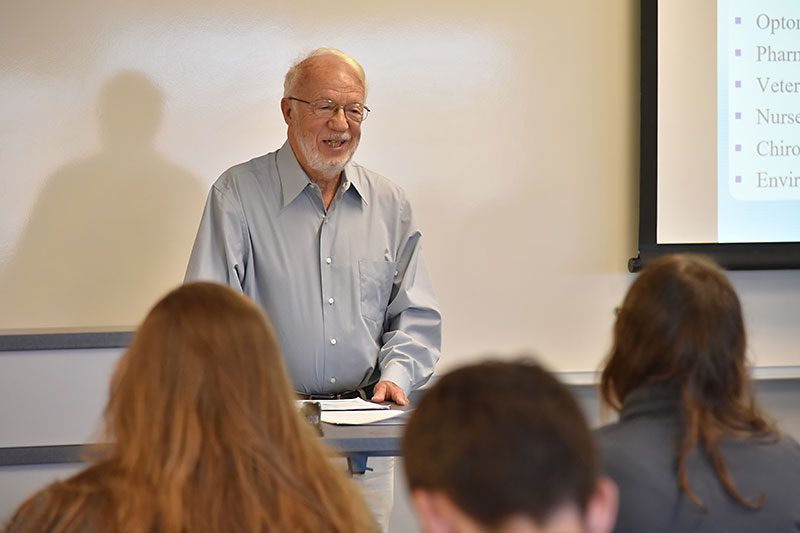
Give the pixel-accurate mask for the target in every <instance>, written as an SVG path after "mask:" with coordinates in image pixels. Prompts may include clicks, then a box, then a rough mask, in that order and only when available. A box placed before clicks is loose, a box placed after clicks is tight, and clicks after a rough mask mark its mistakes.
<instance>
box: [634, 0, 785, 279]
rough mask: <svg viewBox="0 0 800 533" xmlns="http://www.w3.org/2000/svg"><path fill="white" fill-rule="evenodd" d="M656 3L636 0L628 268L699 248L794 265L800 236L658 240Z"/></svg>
mask: <svg viewBox="0 0 800 533" xmlns="http://www.w3.org/2000/svg"><path fill="white" fill-rule="evenodd" d="M658 5H659V0H641V4H640V8H641V11H640V13H641V63H640V68H641V80H640V84H641V85H640V90H641V93H640V114H641V119H640V131H639V135H640V137H639V139H640V141H639V142H640V154H639V156H640V163H639V251H638V255H637V256H636V257H632V258H630V259H629V260H628V270H629V271H630V272H638V271H639V270H641V269H642V268H644V267H645V266H646V265H647V264H648V263H650V262H652V261H653V260H655V259H657V258H658V257H660V256H662V255H665V254H671V253H699V254H704V255H707V256H709V257H711V258H712V259H714V260H715V261H716V262H717V263H719V264H720V266H722V267H723V268H726V269H729V270H781V269H784V270H785V269H798V268H800V242H764V243H702V244H698V243H685V244H658V242H657V239H656V223H657V220H658V216H657V215H658V212H657V209H658V204H657V201H658V198H657V192H658V164H657V163H658ZM798 209H800V205H799V206H798Z"/></svg>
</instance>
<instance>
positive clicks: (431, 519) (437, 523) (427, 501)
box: [411, 489, 452, 533]
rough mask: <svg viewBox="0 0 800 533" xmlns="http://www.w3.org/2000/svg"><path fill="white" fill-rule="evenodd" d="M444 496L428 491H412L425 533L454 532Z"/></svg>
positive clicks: (412, 498)
mask: <svg viewBox="0 0 800 533" xmlns="http://www.w3.org/2000/svg"><path fill="white" fill-rule="evenodd" d="M442 498H445V496H444V495H442V494H440V493H438V492H436V491H431V490H427V489H414V490H412V491H411V501H412V502H413V503H414V508H415V509H416V510H417V517H418V518H419V524H420V526H421V527H422V531H423V533H448V532H450V531H452V528H451V517H450V516H449V514H450V513H449V508H448V506H447V505H444V503H445V502H444V501H443V500H442Z"/></svg>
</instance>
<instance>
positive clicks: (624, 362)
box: [601, 254, 773, 505]
mask: <svg viewBox="0 0 800 533" xmlns="http://www.w3.org/2000/svg"><path fill="white" fill-rule="evenodd" d="M746 349H747V342H746V335H745V328H744V320H743V317H742V308H741V304H740V302H739V298H738V297H737V295H736V291H735V290H734V288H733V286H732V285H731V283H730V281H728V279H727V277H726V276H725V273H724V272H723V271H722V270H721V269H720V268H719V267H718V266H717V265H715V264H714V263H713V262H711V261H710V260H709V259H706V258H703V257H699V256H694V255H686V254H676V255H668V256H664V257H662V258H659V259H657V260H655V261H653V262H652V263H651V264H650V265H648V266H647V267H645V268H644V269H643V270H642V272H641V273H640V274H639V276H638V277H637V279H636V280H635V281H634V282H633V284H632V285H631V287H630V289H629V290H628V294H627V295H626V296H625V300H624V301H623V303H622V306H621V307H620V308H619V309H618V311H617V320H616V323H615V325H614V341H613V346H612V349H611V353H610V355H609V357H608V361H607V363H606V366H605V368H604V370H603V374H602V378H601V390H602V394H603V398H604V400H605V401H606V403H607V404H609V405H611V406H612V407H614V408H616V409H620V407H621V404H622V402H624V401H625V399H626V398H627V397H628V395H629V394H630V393H631V392H633V391H634V390H636V389H637V388H639V387H641V386H643V385H645V384H649V383H663V384H667V385H671V386H672V387H674V388H675V390H676V391H677V392H678V393H679V396H680V402H681V407H682V414H683V420H684V431H683V437H682V442H681V452H680V457H679V470H680V480H681V486H682V488H683V489H684V491H685V492H686V493H687V494H688V495H689V496H690V497H691V498H692V499H693V500H694V501H695V502H696V503H698V504H700V503H701V502H700V501H699V500H697V499H696V498H695V497H694V495H693V493H692V492H691V490H690V489H689V486H688V481H687V476H686V472H685V466H684V461H685V458H686V454H687V453H688V451H689V450H691V449H692V448H693V447H694V446H695V445H697V444H702V445H703V446H704V447H705V448H706V450H707V451H708V453H709V454H710V455H711V457H712V460H713V461H714V464H715V468H716V469H717V472H718V474H719V475H720V478H721V480H722V481H723V484H724V485H725V486H726V488H727V489H728V491H729V492H730V493H731V495H732V496H733V497H734V498H736V499H737V500H738V501H740V502H741V503H743V504H745V505H749V503H748V502H746V501H745V500H744V499H743V498H742V497H741V496H740V495H739V493H738V492H737V491H736V490H735V488H734V485H733V481H732V480H731V479H730V477H729V475H728V473H727V470H726V469H725V468H724V462H723V461H722V458H721V456H720V455H719V448H718V443H719V441H720V439H722V438H724V437H735V436H750V435H759V434H769V433H771V432H772V431H773V430H772V426H771V425H770V423H769V422H768V421H767V420H766V419H765V418H764V417H763V415H762V413H761V412H760V410H759V408H758V407H757V405H756V403H755V398H754V396H753V392H752V388H751V382H750V379H749V377H748V371H747V359H746Z"/></svg>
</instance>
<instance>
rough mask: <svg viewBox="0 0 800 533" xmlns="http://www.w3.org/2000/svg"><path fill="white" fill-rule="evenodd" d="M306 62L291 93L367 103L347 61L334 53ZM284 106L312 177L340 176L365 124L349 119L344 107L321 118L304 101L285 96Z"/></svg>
mask: <svg viewBox="0 0 800 533" xmlns="http://www.w3.org/2000/svg"><path fill="white" fill-rule="evenodd" d="M306 61H308V62H309V64H308V65H306V66H305V68H304V69H303V71H302V72H301V73H299V74H298V80H297V82H296V83H295V86H294V88H293V90H292V94H291V95H290V96H292V97H294V98H299V99H301V100H306V101H308V102H314V101H316V100H320V99H327V100H331V101H332V102H333V103H334V104H337V105H340V106H343V105H347V104H353V103H361V104H363V103H364V86H363V85H362V83H361V81H360V80H359V78H358V75H357V74H356V72H355V70H353V68H352V67H351V66H350V65H348V64H347V63H346V62H344V61H343V60H341V59H340V58H338V57H336V56H332V55H323V56H316V57H312V58H309V59H307V60H306ZM281 105H282V109H283V114H284V119H285V120H286V123H287V124H288V126H289V132H288V134H289V143H290V144H291V146H292V150H294V153H295V156H296V157H297V160H298V161H299V163H300V166H302V167H303V169H304V170H305V171H306V173H307V174H308V175H309V177H310V178H311V179H312V180H316V179H324V180H331V179H334V178H338V177H339V174H340V173H341V171H342V169H343V168H344V166H345V165H346V164H347V162H348V161H350V159H351V158H352V157H353V154H354V153H355V151H356V148H357V147H358V142H359V140H360V139H361V124H359V123H356V122H352V121H349V120H347V119H346V118H345V115H344V110H343V109H341V108H340V109H338V110H337V111H336V114H335V115H333V116H332V117H319V116H317V115H315V114H314V112H313V110H312V106H311V105H309V104H306V103H303V102H297V101H294V100H288V99H287V98H284V100H283V102H282V103H281Z"/></svg>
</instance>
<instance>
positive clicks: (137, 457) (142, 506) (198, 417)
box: [26, 283, 371, 533]
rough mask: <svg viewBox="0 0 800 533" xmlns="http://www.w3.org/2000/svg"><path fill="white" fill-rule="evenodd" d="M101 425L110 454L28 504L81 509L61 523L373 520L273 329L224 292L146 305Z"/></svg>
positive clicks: (187, 525) (226, 527)
mask: <svg viewBox="0 0 800 533" xmlns="http://www.w3.org/2000/svg"><path fill="white" fill-rule="evenodd" d="M106 435H107V437H108V439H109V440H111V441H113V444H112V446H111V451H110V453H109V454H108V456H107V457H105V458H104V459H103V460H101V461H99V462H98V463H97V464H95V465H94V466H93V467H91V468H89V469H88V470H86V471H84V472H83V473H81V474H79V475H77V476H76V477H74V478H72V479H70V480H68V481H66V482H63V483H60V484H57V485H55V486H54V487H53V488H52V490H50V491H49V492H47V493H46V494H45V496H44V498H45V502H44V505H43V504H42V501H41V499H40V501H39V502H36V503H35V505H33V507H36V506H39V507H41V508H48V507H49V508H50V509H51V511H50V512H49V518H48V517H44V518H46V519H47V520H51V521H55V522H56V523H59V527H61V526H64V525H65V521H64V520H63V519H64V517H65V516H66V517H73V519H72V520H71V525H70V527H64V529H63V531H95V530H98V529H99V530H103V531H134V532H135V531H142V532H145V531H160V532H176V533H178V532H183V531H199V532H206V531H208V532H211V531H232V532H239V531H241V532H244V531H248V532H249V531H259V532H261V531H309V532H310V531H315V532H316V531H336V532H348V533H349V532H351V531H370V530H371V527H370V526H371V524H370V518H369V513H368V511H367V510H366V507H365V506H364V503H363V501H361V500H360V499H359V497H358V496H357V495H353V494H352V493H351V487H350V484H349V481H348V480H347V479H345V477H344V473H343V472H337V471H336V469H335V467H334V466H333V465H332V464H331V463H330V461H329V458H328V457H327V455H328V452H326V451H325V450H324V449H323V447H322V445H321V444H320V442H319V439H318V438H316V436H314V435H313V434H312V432H311V430H310V427H308V426H307V424H306V423H305V422H304V421H303V420H302V419H301V418H300V416H299V414H298V412H297V409H296V407H295V403H294V394H293V392H292V388H291V386H290V385H289V381H288V379H287V376H286V371H285V369H284V365H283V362H282V359H281V353H280V349H279V346H278V343H277V340H276V336H275V333H274V331H273V329H272V326H271V325H270V323H269V321H268V320H267V318H266V317H265V316H264V315H263V313H262V312H261V311H260V310H259V308H258V307H257V306H256V305H255V304H254V303H252V302H251V301H250V300H249V299H247V298H246V297H245V296H243V295H241V294H239V293H237V292H235V291H233V290H231V289H230V288H227V287H224V286H221V285H216V284H212V283H192V284H188V285H184V286H181V287H179V288H178V289H175V290H174V291H172V292H171V293H169V294H168V295H167V296H166V297H164V298H163V299H162V300H161V301H160V302H158V304H156V306H155V307H154V308H153V309H152V310H151V311H150V313H149V314H148V315H147V317H146V318H145V320H144V322H143V323H142V324H141V326H140V327H139V329H138V330H137V332H136V334H135V336H134V339H133V342H132V343H131V346H130V348H129V349H128V351H127V352H126V353H125V355H123V357H122V358H121V359H120V361H119V363H118V365H117V368H116V370H115V373H114V376H113V378H112V383H111V391H110V398H109V403H108V406H107V408H106ZM34 518H36V519H42V516H39V517H34ZM27 523H29V524H31V523H32V524H36V523H37V522H35V521H33V522H31V520H30V516H29V517H28V520H27ZM39 523H42V522H39ZM45 523H46V522H45ZM72 526H75V527H72ZM56 529H57V528H56ZM30 530H33V529H30ZM57 530H59V529H57ZM26 531H27V530H26ZM59 531H60V530H59Z"/></svg>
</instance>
